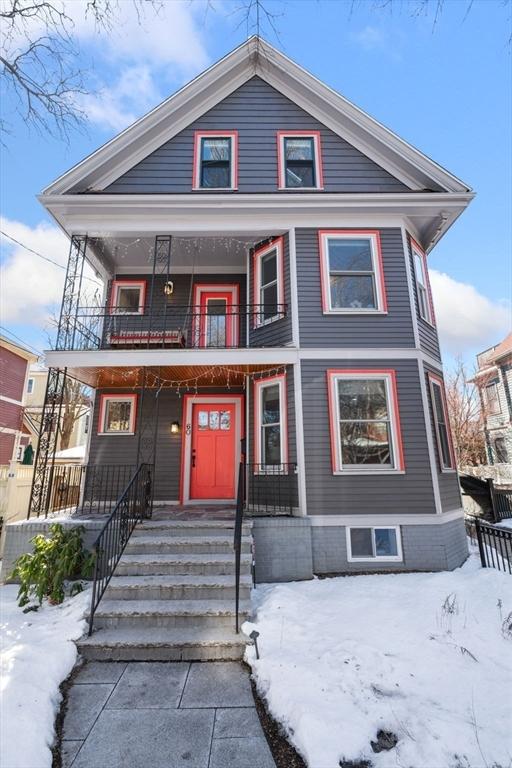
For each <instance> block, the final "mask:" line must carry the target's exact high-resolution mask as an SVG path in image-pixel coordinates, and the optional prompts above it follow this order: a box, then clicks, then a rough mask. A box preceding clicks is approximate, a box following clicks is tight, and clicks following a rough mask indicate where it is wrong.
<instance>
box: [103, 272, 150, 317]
mask: <svg viewBox="0 0 512 768" xmlns="http://www.w3.org/2000/svg"><path fill="white" fill-rule="evenodd" d="M145 300H146V281H145V280H114V281H113V283H112V292H111V295H110V313H111V314H113V315H143V314H144V303H145Z"/></svg>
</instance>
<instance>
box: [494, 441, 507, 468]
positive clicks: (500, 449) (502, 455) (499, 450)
mask: <svg viewBox="0 0 512 768" xmlns="http://www.w3.org/2000/svg"><path fill="white" fill-rule="evenodd" d="M494 458H495V459H496V463H497V464H507V463H508V451H507V445H506V442H505V438H504V437H497V438H496V439H495V441H494Z"/></svg>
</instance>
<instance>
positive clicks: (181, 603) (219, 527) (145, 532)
mask: <svg viewBox="0 0 512 768" xmlns="http://www.w3.org/2000/svg"><path fill="white" fill-rule="evenodd" d="M233 529H234V522H233V521H231V520H209V519H204V518H203V519H199V520H172V519H170V518H169V517H165V516H163V515H162V513H159V516H158V519H153V520H150V521H145V522H144V523H142V524H141V525H139V526H137V528H136V529H135V530H134V532H133V534H132V536H131V537H130V540H129V542H128V544H127V546H126V549H125V551H124V553H123V555H122V557H121V559H120V561H119V563H118V565H117V568H116V570H115V572H114V575H113V576H112V578H111V580H110V583H109V585H108V587H107V590H106V591H105V594H104V595H103V598H102V600H101V602H100V604H99V605H98V608H97V609H96V613H95V617H94V632H93V634H92V635H91V637H85V638H82V639H81V640H79V641H78V643H77V644H78V648H79V651H80V653H81V654H82V656H84V657H85V658H87V659H95V660H120V661H121V660H122V661H130V660H133V661H143V660H147V661H162V660H174V661H175V660H180V659H182V660H188V661H194V660H195V661H207V660H217V659H232V660H237V659H240V658H242V656H243V653H244V649H245V646H246V644H247V642H248V640H247V638H246V637H245V636H244V635H243V634H241V633H240V634H237V633H236V632H235V555H234V551H233ZM251 548H252V538H251V530H250V525H248V524H244V526H243V531H242V553H243V554H242V557H241V576H240V611H239V615H240V623H242V622H243V621H244V620H245V619H246V618H247V617H249V616H250V611H251V604H250V592H251V586H252V579H251V565H252V555H251Z"/></svg>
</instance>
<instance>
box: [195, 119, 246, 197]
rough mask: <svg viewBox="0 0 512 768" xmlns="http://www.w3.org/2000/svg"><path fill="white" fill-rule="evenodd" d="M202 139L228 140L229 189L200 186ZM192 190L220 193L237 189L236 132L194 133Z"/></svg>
mask: <svg viewBox="0 0 512 768" xmlns="http://www.w3.org/2000/svg"><path fill="white" fill-rule="evenodd" d="M203 139H230V150H231V154H230V158H229V171H230V185H229V187H202V186H201V162H202V158H201V145H202V140H203ZM192 189H193V190H200V191H201V192H219V191H220V192H222V191H228V192H229V190H236V189H238V132H237V131H224V132H222V131H219V132H218V133H217V132H216V131H196V132H195V134H194V179H193V185H192Z"/></svg>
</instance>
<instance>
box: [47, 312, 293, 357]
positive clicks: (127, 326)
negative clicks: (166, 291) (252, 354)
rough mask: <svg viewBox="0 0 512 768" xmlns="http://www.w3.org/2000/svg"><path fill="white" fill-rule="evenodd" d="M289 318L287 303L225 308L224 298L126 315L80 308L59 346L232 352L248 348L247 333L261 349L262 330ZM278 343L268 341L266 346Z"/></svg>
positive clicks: (67, 347) (78, 348) (68, 347)
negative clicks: (205, 302)
mask: <svg viewBox="0 0 512 768" xmlns="http://www.w3.org/2000/svg"><path fill="white" fill-rule="evenodd" d="M286 314H287V307H286V304H273V305H270V304H226V303H225V302H224V303H222V301H220V300H216V301H211V302H209V303H208V304H207V305H204V306H203V305H194V304H193V305H189V304H186V305H185V304H183V305H177V304H169V306H167V307H165V308H163V309H155V308H151V307H142V308H141V310H140V312H139V311H133V312H127V311H126V308H124V307H108V308H103V307H80V308H79V309H78V314H77V317H76V318H71V319H70V323H71V324H72V325H73V328H72V332H71V333H70V334H68V336H66V339H65V340H64V341H63V342H62V343H64V344H65V345H66V346H65V347H60V348H66V349H75V350H88V349H100V348H102V349H112V348H115V349H134V348H136V349H142V348H145V349H158V348H172V347H174V348H192V349H201V348H214V349H230V348H239V347H247V346H249V343H248V341H247V330H249V331H250V332H251V336H252V339H251V345H254V346H259V344H258V338H257V331H258V329H260V328H265V327H266V325H267V324H268V323H269V322H270V321H273V320H279V319H282V318H284V317H286ZM265 338H266V339H267V337H265ZM270 338H273V337H270ZM277 344H278V342H277V341H275V342H272V340H270V341H269V340H268V339H267V340H266V341H265V343H263V344H262V346H276V345H277Z"/></svg>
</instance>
